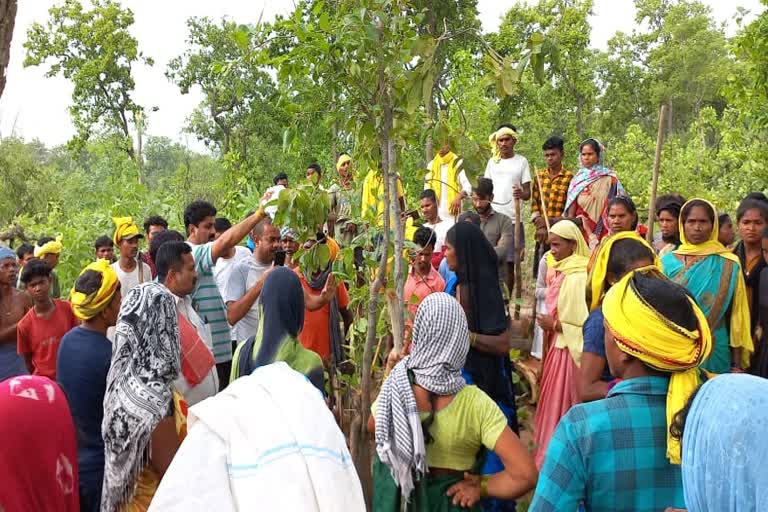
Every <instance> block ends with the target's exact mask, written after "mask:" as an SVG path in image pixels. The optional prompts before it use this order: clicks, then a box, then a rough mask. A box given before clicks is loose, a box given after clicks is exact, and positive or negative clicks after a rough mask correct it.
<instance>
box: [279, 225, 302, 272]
mask: <svg viewBox="0 0 768 512" xmlns="http://www.w3.org/2000/svg"><path fill="white" fill-rule="evenodd" d="M280 244H281V245H282V247H283V252H284V253H285V263H284V265H285V266H286V267H288V268H290V269H291V270H296V268H297V267H298V266H299V260H294V259H293V256H294V255H295V254H296V251H298V250H299V235H298V234H297V233H296V232H295V231H294V230H292V229H291V228H289V227H287V226H286V227H284V228H283V229H281V230H280Z"/></svg>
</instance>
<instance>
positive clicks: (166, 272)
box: [155, 242, 219, 406]
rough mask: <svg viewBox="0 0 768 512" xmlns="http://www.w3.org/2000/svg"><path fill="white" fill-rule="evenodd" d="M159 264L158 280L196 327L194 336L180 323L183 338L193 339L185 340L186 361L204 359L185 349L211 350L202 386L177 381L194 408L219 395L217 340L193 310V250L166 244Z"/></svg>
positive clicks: (181, 378) (206, 356)
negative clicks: (216, 359)
mask: <svg viewBox="0 0 768 512" xmlns="http://www.w3.org/2000/svg"><path fill="white" fill-rule="evenodd" d="M156 256H157V260H156V262H155V263H156V265H157V278H158V281H160V282H161V283H162V284H163V285H165V287H166V288H168V291H169V292H171V294H172V295H173V297H174V299H175V301H176V311H177V312H178V313H179V315H181V316H183V317H184V318H185V319H186V320H188V321H189V323H190V324H192V326H193V327H194V333H193V332H190V331H191V330H186V329H184V328H183V326H182V325H181V322H182V319H181V318H180V319H179V322H180V325H179V334H180V336H182V337H185V336H187V337H191V338H193V339H183V340H182V343H181V346H182V358H184V357H189V358H192V357H195V358H200V354H199V353H187V351H185V350H184V347H194V346H195V344H196V343H198V342H199V340H197V339H194V338H195V333H196V335H197V337H198V338H199V339H200V340H202V341H203V343H204V344H205V347H206V348H207V349H208V352H209V353H208V354H204V355H203V357H202V360H203V361H209V362H208V363H206V364H205V366H207V367H208V368H207V372H206V373H205V376H204V377H202V378H201V380H200V381H199V382H196V383H191V382H189V381H188V380H187V378H186V377H185V375H184V374H180V375H179V377H178V378H177V379H176V380H175V381H174V385H175V386H176V389H177V390H178V391H179V392H180V393H181V394H182V395H184V400H186V402H187V404H189V405H190V406H192V405H195V404H196V403H198V402H201V401H203V400H205V399H206V398H208V397H212V396H214V395H215V394H216V393H217V392H218V391H219V377H218V374H217V372H216V361H215V359H214V358H213V337H212V336H211V330H210V327H209V325H208V324H205V323H204V322H203V320H202V319H201V318H200V315H198V314H197V312H196V311H195V308H194V307H192V298H191V297H190V295H191V294H192V292H193V291H194V290H195V286H196V284H197V271H196V270H195V259H194V258H193V257H192V247H190V245H189V244H186V243H184V242H166V243H164V244H162V245H161V246H160V247H159V248H158V250H157V253H156ZM199 361H200V360H199V359H198V360H197V361H195V362H194V363H193V361H187V364H195V367H196V368H199Z"/></svg>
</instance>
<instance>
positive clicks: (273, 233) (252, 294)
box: [222, 218, 282, 342]
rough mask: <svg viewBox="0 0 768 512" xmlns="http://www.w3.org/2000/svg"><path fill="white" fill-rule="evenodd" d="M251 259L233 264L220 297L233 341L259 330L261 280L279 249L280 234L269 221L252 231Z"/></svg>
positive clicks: (262, 222)
mask: <svg viewBox="0 0 768 512" xmlns="http://www.w3.org/2000/svg"><path fill="white" fill-rule="evenodd" d="M251 239H252V240H253V242H254V245H255V247H254V249H253V256H252V257H251V258H246V259H244V260H241V261H239V262H237V263H235V264H234V265H233V267H232V272H231V274H230V276H229V279H228V281H227V283H226V285H225V286H224V292H223V294H222V296H223V298H224V303H225V304H226V306H227V323H229V325H230V327H231V328H232V333H233V335H234V339H235V341H238V342H240V341H244V340H247V339H248V338H250V337H251V336H255V335H256V331H257V330H258V328H259V305H258V299H259V295H261V287H262V285H263V284H264V278H265V277H266V274H267V272H268V270H269V269H271V268H272V263H273V262H274V260H275V253H276V252H277V251H279V250H280V249H281V247H282V246H281V239H280V231H278V229H277V228H276V227H275V226H274V225H273V224H272V221H271V220H270V219H269V218H265V219H263V220H262V221H261V222H259V223H258V224H256V227H254V228H253V230H252V231H251Z"/></svg>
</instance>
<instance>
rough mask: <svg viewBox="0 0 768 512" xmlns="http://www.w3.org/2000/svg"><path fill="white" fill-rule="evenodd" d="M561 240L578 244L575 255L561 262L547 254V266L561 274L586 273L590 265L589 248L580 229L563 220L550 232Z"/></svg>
mask: <svg viewBox="0 0 768 512" xmlns="http://www.w3.org/2000/svg"><path fill="white" fill-rule="evenodd" d="M549 232H550V233H554V234H555V235H557V236H559V237H560V238H565V239H566V240H572V241H574V242H576V248H575V249H574V251H573V254H571V255H570V256H568V257H567V258H563V259H562V260H560V261H557V260H555V257H554V256H552V253H548V254H547V266H548V267H550V268H554V269H555V270H557V271H559V272H563V273H565V274H569V273H571V272H577V271H586V269H587V263H589V246H588V245H587V242H586V240H584V235H582V234H581V230H580V229H579V227H578V226H577V225H576V224H574V223H573V222H571V221H570V220H567V219H563V220H561V221H558V222H556V223H555V224H554V225H553V226H552V227H551V228H550V230H549Z"/></svg>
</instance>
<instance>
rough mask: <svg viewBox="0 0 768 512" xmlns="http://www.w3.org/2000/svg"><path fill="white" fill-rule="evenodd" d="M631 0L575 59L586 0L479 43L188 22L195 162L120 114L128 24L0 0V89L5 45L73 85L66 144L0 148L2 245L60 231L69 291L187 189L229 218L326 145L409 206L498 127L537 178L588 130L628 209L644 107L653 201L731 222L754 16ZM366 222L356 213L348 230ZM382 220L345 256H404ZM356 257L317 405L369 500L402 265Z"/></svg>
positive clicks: (452, 18) (757, 161) (129, 57)
mask: <svg viewBox="0 0 768 512" xmlns="http://www.w3.org/2000/svg"><path fill="white" fill-rule="evenodd" d="M762 2H763V4H764V5H768V0H762ZM635 8H636V22H637V28H636V29H635V30H634V31H632V32H631V33H623V32H618V33H616V34H615V35H614V36H613V37H612V38H611V39H610V40H609V42H608V44H607V48H606V49H605V50H598V49H595V48H592V47H590V34H591V31H592V27H590V23H589V20H590V17H591V15H592V13H593V4H592V1H591V0H538V1H536V2H533V1H531V2H529V3H527V4H521V5H513V6H511V8H510V10H509V11H508V12H507V14H506V15H505V16H504V18H503V20H502V22H501V24H500V26H499V28H498V30H497V31H495V32H492V33H484V32H483V30H482V27H481V23H480V20H479V18H478V10H477V2H476V0H302V1H299V2H297V4H296V7H295V9H294V10H293V11H292V12H291V13H289V14H287V15H284V16H278V17H277V18H276V19H275V20H272V21H270V22H264V21H263V20H242V19H237V20H233V19H226V18H225V19H210V18H190V19H189V20H188V21H187V25H188V29H189V31H188V37H187V41H186V45H185V48H184V50H183V51H182V52H180V53H179V55H178V56H177V57H176V58H174V59H172V60H171V61H170V62H169V63H168V64H167V66H166V68H165V74H166V76H167V78H168V80H170V81H171V82H172V83H173V84H175V85H176V86H177V87H178V92H179V94H181V95H185V94H189V92H190V91H192V90H199V91H202V96H203V101H202V102H201V103H200V105H199V106H198V108H196V109H195V111H194V113H193V114H192V115H191V116H190V117H189V119H188V120H187V123H186V126H185V127H184V132H185V134H186V135H187V137H188V139H189V138H191V139H193V140H197V141H200V142H201V143H202V145H203V147H205V148H206V149H207V151H195V150H193V149H190V147H188V146H187V145H186V144H181V143H180V142H178V141H174V140H171V139H169V138H167V137H158V136H152V135H151V134H150V133H145V132H147V119H148V118H151V117H152V116H160V115H162V112H155V109H154V108H153V106H152V105H151V104H148V105H141V104H139V103H137V102H136V101H135V99H134V94H133V93H134V91H135V86H136V84H135V76H134V74H135V69H136V68H137V67H138V66H142V65H156V64H155V63H154V61H153V60H152V55H151V53H152V52H151V49H148V48H144V47H142V41H141V35H140V34H138V35H134V33H133V32H132V31H131V27H132V26H133V24H134V17H133V13H132V12H131V10H130V9H129V8H127V7H126V6H125V5H121V4H120V3H119V2H117V1H113V0H92V1H91V2H89V3H87V4H81V3H80V2H79V1H77V0H64V1H63V2H61V3H59V4H57V5H56V6H55V7H53V8H51V9H50V11H49V13H48V18H47V19H46V20H41V21H40V22H39V23H35V24H33V25H32V26H31V27H30V28H29V30H28V31H27V32H26V33H22V34H19V33H14V31H13V25H14V23H13V21H14V17H15V13H16V9H17V1H16V0H0V95H2V92H3V88H4V86H5V83H6V80H8V81H12V80H13V78H14V77H13V76H12V75H11V76H6V67H7V65H8V57H9V48H10V43H11V36H13V37H14V38H19V37H20V38H23V39H24V47H25V50H26V56H25V57H26V58H25V61H24V65H25V66H40V67H41V68H42V69H44V70H45V72H46V74H47V75H48V76H51V77H53V76H63V77H64V78H65V79H66V80H68V81H69V82H71V85H72V86H73V89H72V91H73V92H72V98H71V104H70V108H69V112H70V116H71V120H72V124H73V126H74V128H75V131H76V134H75V136H74V137H73V138H72V139H71V140H70V141H69V142H68V143H67V144H65V145H62V146H58V147H46V146H45V145H44V144H43V143H41V142H39V141H37V140H23V139H21V138H19V137H15V136H14V135H13V134H10V136H8V135H6V136H4V137H2V138H0V193H2V199H1V200H0V238H3V239H4V240H5V242H6V243H11V244H16V245H18V243H19V242H20V241H21V238H22V234H23V235H24V236H26V237H28V238H30V239H36V238H38V237H40V236H59V235H61V236H62V239H63V243H64V251H63V253H62V258H61V262H60V264H59V267H58V269H57V272H58V273H59V278H60V280H61V282H62V288H63V289H67V288H68V287H70V286H71V285H72V283H73V281H74V279H75V277H76V275H77V273H78V271H79V270H80V269H81V268H82V267H83V265H84V264H86V263H87V262H88V261H90V260H92V258H93V242H94V240H95V239H96V238H97V237H99V236H101V235H104V234H111V233H112V231H113V225H112V221H111V216H123V215H132V216H133V217H134V219H136V221H137V222H139V223H141V221H142V220H143V218H144V217H145V216H148V215H150V214H159V215H162V216H164V217H165V218H167V219H168V220H169V222H170V223H171V227H173V228H175V229H179V230H180V231H183V226H182V218H181V215H182V212H183V210H184V206H185V205H186V204H187V203H189V202H190V201H192V200H194V199H198V198H203V199H207V200H209V201H211V202H212V203H214V204H215V205H216V206H217V207H218V209H219V212H220V215H222V216H226V217H228V218H230V219H231V220H232V221H237V220H239V219H241V218H243V217H244V215H245V214H246V212H247V211H249V210H252V209H253V208H254V207H255V206H256V205H257V204H258V202H259V198H260V197H261V195H262V193H263V192H264V190H265V189H266V188H267V187H268V186H270V185H271V184H272V177H273V176H274V175H275V174H277V173H278V172H286V173H287V174H288V175H289V178H290V180H291V183H292V184H293V185H299V184H301V183H306V180H305V177H304V176H305V170H306V168H307V165H308V164H309V163H310V162H313V161H317V162H320V164H321V165H322V166H323V168H324V169H325V173H324V177H323V183H322V184H323V185H324V186H328V185H330V183H331V182H332V181H335V180H336V173H335V169H334V165H333V164H334V162H335V160H336V157H337V156H338V154H339V153H340V152H342V151H348V152H350V153H351V154H352V157H353V161H354V170H355V172H356V174H357V180H356V181H355V184H356V185H357V186H358V187H359V185H360V184H361V183H362V179H363V177H364V176H365V174H366V173H367V171H368V170H369V169H372V168H375V167H376V166H379V165H381V167H382V170H383V174H384V176H385V177H386V178H387V179H386V180H385V183H386V185H387V186H386V189H387V191H386V194H387V196H390V197H391V193H390V190H393V185H394V176H395V173H399V175H400V176H401V177H402V180H403V183H404V185H405V191H406V204H407V205H409V207H410V208H413V207H415V206H416V200H417V197H418V194H419V192H420V191H421V190H422V188H423V178H424V174H425V172H426V162H428V161H429V160H430V159H431V158H432V157H433V155H434V151H436V150H437V148H439V146H440V145H441V144H443V143H444V142H450V144H451V146H452V148H453V149H454V151H455V152H456V153H458V154H459V155H461V156H462V157H464V160H465V164H464V166H465V168H466V170H467V171H468V172H469V174H470V175H477V174H480V173H482V171H483V169H484V167H485V162H486V161H487V158H488V156H489V155H490V147H489V146H488V142H487V140H488V135H489V133H490V132H491V131H493V130H494V129H495V128H496V126H497V125H498V124H500V123H505V122H511V123H513V124H515V125H516V126H517V128H518V130H519V132H520V141H519V144H518V147H517V151H518V153H520V154H523V155H525V156H526V157H528V159H529V161H530V162H531V164H532V166H534V167H535V168H541V167H542V165H543V161H542V158H541V149H540V148H541V144H542V143H543V141H544V140H545V139H546V138H547V137H549V136H551V135H561V136H563V137H564V138H565V140H566V141H567V150H566V165H567V166H568V167H570V168H572V169H574V170H575V167H576V153H577V143H578V141H580V140H583V139H584V138H586V137H596V138H598V139H600V140H601V141H602V142H603V143H604V144H605V146H606V147H607V154H606V162H605V163H606V164H607V165H608V166H609V167H611V168H613V169H615V170H616V172H617V173H618V175H619V177H620V178H621V180H622V182H623V183H624V185H625V188H626V189H627V190H628V192H629V193H630V194H631V195H632V197H633V198H634V200H635V202H636V203H637V204H638V206H639V207H640V209H641V210H643V209H647V205H648V202H649V196H650V183H651V175H652V169H653V164H654V153H655V149H656V147H655V146H656V138H657V131H658V130H659V109H660V107H661V106H662V105H665V106H666V108H667V111H668V115H667V116H666V118H665V119H664V123H663V125H662V126H661V131H662V133H663V135H664V145H663V148H662V151H661V168H660V176H661V178H660V180H659V187H658V189H659V192H660V193H666V192H673V191H674V192H680V193H682V194H684V195H685V196H687V197H694V196H700V197H705V198H708V199H710V200H712V201H713V202H714V203H715V204H716V205H717V206H718V207H719V208H720V209H722V210H724V211H731V212H732V211H734V210H735V207H736V205H737V204H738V202H739V200H740V199H741V198H742V197H744V196H745V195H746V194H747V193H748V192H751V191H757V190H760V191H764V190H765V189H766V188H767V187H766V182H767V180H766V179H767V178H768V59H766V58H765V56H766V55H768V11H766V10H763V11H762V12H761V13H760V14H759V15H758V16H754V15H748V13H747V12H745V11H744V10H742V9H736V8H734V9H735V13H734V19H733V22H734V23H735V25H736V28H737V29H736V31H735V34H734V35H732V36H727V35H726V31H725V20H718V19H715V18H714V15H713V12H712V10H711V9H710V8H709V7H708V6H707V5H705V4H703V3H701V2H697V1H693V0H635ZM197 147H200V145H199V144H198V145H197ZM284 195H285V194H284ZM281 197H282V196H281ZM285 197H286V198H285V200H283V199H281V205H280V208H281V213H280V214H279V215H278V221H285V222H287V223H288V224H290V225H291V226H292V227H294V228H295V229H297V230H298V231H300V232H301V233H302V234H306V235H312V234H314V230H315V228H316V226H317V225H318V223H322V220H323V219H324V218H325V214H326V211H327V197H326V196H325V195H324V194H316V193H315V189H313V188H311V187H310V186H308V185H307V186H304V187H301V186H299V187H296V188H292V189H291V192H290V193H289V194H288V195H285ZM388 203H389V204H391V205H392V207H393V209H394V210H395V211H393V213H394V214H395V216H394V218H398V217H397V215H396V214H397V213H399V212H397V211H396V210H397V208H398V207H397V206H396V202H393V201H388ZM467 207H470V205H467ZM644 213H645V214H646V215H647V211H646V212H644ZM366 215H367V212H361V211H356V212H355V216H356V217H360V221H361V222H362V221H363V217H365V216H366ZM388 219H389V216H385V226H384V229H383V231H382V230H379V229H375V228H374V229H370V230H365V232H364V233H363V235H362V236H361V237H360V240H358V243H359V244H360V245H362V246H364V247H373V246H379V249H381V247H383V248H384V250H385V251H393V252H390V253H394V254H402V249H403V247H404V241H403V230H402V227H399V228H396V229H393V230H392V231H391V232H390V231H389V229H388V228H389V226H388V224H389V220H388ZM643 220H645V219H643ZM374 225H375V223H374ZM531 231H532V230H529V234H530V232H531ZM379 234H381V235H382V237H383V240H384V243H378V241H379V239H378V238H376V237H377V236H378V235H379ZM374 240H376V241H377V243H375V244H374V243H373V241H374ZM406 245H407V244H406ZM385 254H386V253H385ZM352 259H353V258H352V252H351V249H349V250H347V251H346V252H345V253H344V255H343V257H342V258H341V261H340V264H339V265H338V268H337V269H336V270H337V272H338V273H339V274H341V276H342V278H344V279H345V280H346V281H347V282H350V283H355V284H356V286H353V287H351V289H350V292H351V295H352V303H353V309H354V310H355V311H356V312H357V313H358V314H357V318H356V320H355V324H354V328H353V329H352V332H351V336H350V339H349V347H348V348H349V354H350V356H351V358H352V359H353V360H354V362H355V363H356V368H357V369H358V371H356V372H355V373H354V374H353V375H347V376H339V379H340V381H341V386H340V387H337V388H335V389H334V390H333V392H334V394H335V395H336V396H337V398H338V399H339V402H338V403H341V404H342V406H341V408H340V409H337V413H338V412H339V411H343V412H342V413H340V416H339V420H340V423H341V424H342V428H344V430H345V433H347V435H348V436H349V437H350V445H351V450H352V455H353V458H354V459H355V462H356V464H357V467H358V471H359V472H360V475H361V477H362V480H363V485H364V489H365V490H366V492H367V494H368V496H369V497H370V464H369V462H370V451H369V450H370V443H369V439H368V435H367V433H366V431H365V428H364V419H365V418H366V417H367V411H368V407H369V404H370V398H371V393H372V388H373V387H375V381H376V377H377V375H376V366H377V364H378V363H380V362H381V358H380V356H381V355H383V352H384V351H385V349H384V348H383V347H382V340H383V339H384V338H385V335H386V334H387V333H390V332H391V333H393V335H394V339H395V344H396V345H397V344H398V343H399V341H398V340H400V339H402V337H401V334H402V326H403V320H404V312H403V303H404V297H403V296H402V293H403V291H402V290H403V281H404V272H405V271H406V270H407V267H406V266H405V265H407V262H405V261H403V259H402V258H394V259H393V260H394V264H393V265H387V261H388V260H387V258H376V257H375V255H374V254H373V253H366V258H365V265H366V268H365V269H362V270H363V271H360V270H361V269H359V268H358V269H354V268H352ZM307 261H309V260H307ZM315 261H317V259H315ZM526 274H527V272H526ZM366 276H370V278H369V279H366ZM380 292H383V293H380ZM382 297H383V298H382ZM513 357H514V355H513Z"/></svg>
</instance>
